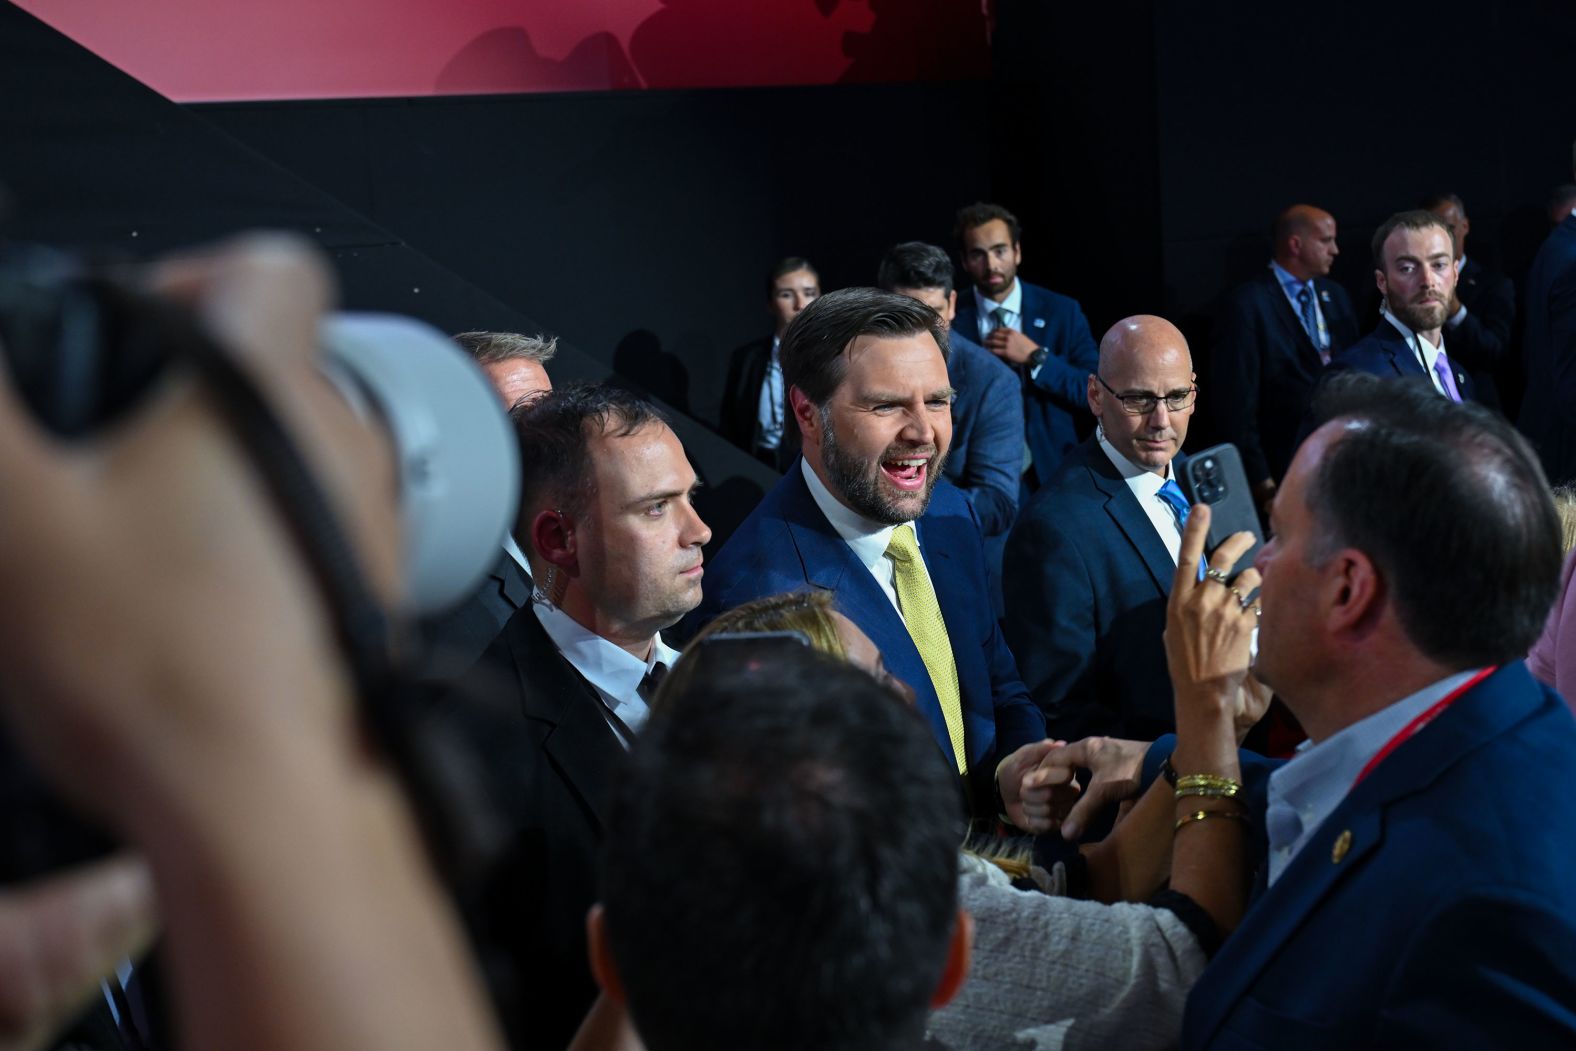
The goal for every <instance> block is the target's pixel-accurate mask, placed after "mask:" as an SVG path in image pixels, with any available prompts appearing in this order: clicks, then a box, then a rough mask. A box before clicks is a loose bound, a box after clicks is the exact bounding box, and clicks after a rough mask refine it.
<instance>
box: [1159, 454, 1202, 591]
mask: <svg viewBox="0 0 1576 1051" xmlns="http://www.w3.org/2000/svg"><path fill="white" fill-rule="evenodd" d="M1159 496H1160V499H1162V500H1164V501H1165V502H1166V503H1167V504H1169V505H1170V507H1171V510H1172V511H1173V512H1174V513H1175V514H1176V516H1177V532H1178V533H1180V532H1182V530H1183V529H1185V528H1186V527H1187V516H1188V514H1189V513H1190V512H1191V511H1192V508H1191V507H1189V506H1188V502H1187V497H1185V496H1183V495H1182V487H1181V486H1179V485H1177V480H1176V479H1175V478H1167V479H1166V484H1165V485H1162V486H1161V487H1160V493H1159ZM1204 566H1205V561H1204V560H1203V559H1200V560H1199V563H1198V579H1200V580H1203V579H1204Z"/></svg>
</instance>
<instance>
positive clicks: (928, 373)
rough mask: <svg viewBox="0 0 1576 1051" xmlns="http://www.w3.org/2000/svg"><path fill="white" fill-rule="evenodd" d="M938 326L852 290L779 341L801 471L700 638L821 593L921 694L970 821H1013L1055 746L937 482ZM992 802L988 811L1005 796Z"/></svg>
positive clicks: (730, 550) (776, 495) (716, 569)
mask: <svg viewBox="0 0 1576 1051" xmlns="http://www.w3.org/2000/svg"><path fill="white" fill-rule="evenodd" d="M946 345H947V333H946V328H945V326H944V325H943V324H942V321H941V318H940V317H939V316H938V315H937V314H936V312H935V311H933V310H931V309H930V308H929V307H927V306H925V305H924V304H922V303H919V302H916V301H915V300H913V299H910V298H908V297H907V296H900V295H895V294H892V293H889V292H880V291H877V290H875V289H871V288H849V289H843V290H841V291H839V292H833V293H831V294H829V295H826V296H823V297H821V298H820V299H818V300H816V301H815V302H814V303H812V304H811V305H810V306H809V307H808V308H807V309H806V310H805V311H804V312H803V313H802V314H800V315H799V316H798V317H797V318H795V319H794V322H793V324H791V325H790V326H789V327H788V331H787V332H786V333H785V334H784V336H783V342H782V363H783V379H784V381H785V382H786V383H787V385H788V399H789V406H790V409H791V411H792V412H793V416H794V419H795V420H796V421H797V423H798V425H799V430H800V433H801V434H802V436H803V445H802V451H803V455H802V457H801V459H800V460H799V461H798V462H797V463H795V464H794V465H793V466H791V467H790V468H789V470H788V473H787V474H786V475H785V476H784V477H783V479H782V481H781V482H779V483H778V484H777V486H776V487H775V488H774V489H773V490H772V491H771V492H769V493H767V494H766V497H765V499H764V500H762V501H761V504H760V506H759V507H757V508H756V509H755V511H754V512H752V513H751V514H750V516H749V518H747V519H745V521H744V523H743V525H741V526H740V527H739V528H738V530H737V531H735V532H734V534H733V536H732V537H731V538H730V539H729V540H728V542H727V543H726V544H725V545H723V548H722V550H721V552H719V553H718V555H717V557H716V558H715V559H714V560H713V561H712V564H711V567H710V569H709V571H708V573H707V575H706V587H705V598H704V599H703V600H702V603H701V606H700V608H699V609H697V610H696V612H695V614H693V615H692V616H691V618H690V622H689V626H690V627H697V626H699V625H700V624H704V623H705V621H706V620H709V619H710V618H711V617H713V616H715V615H716V614H717V613H719V612H721V611H723V610H725V609H729V608H731V607H733V606H736V605H738V604H740V603H742V602H747V601H749V600H751V599H755V598H760V597H761V596H764V595H772V594H777V593H779V592H784V591H796V590H801V589H804V588H810V587H813V588H822V589H825V590H828V591H831V592H833V593H835V595H836V601H837V608H838V610H839V611H841V612H842V613H843V614H844V615H846V616H847V617H848V618H849V619H850V620H852V621H853V622H854V623H855V624H857V625H859V627H860V629H861V630H863V631H864V632H865V634H866V635H868V636H870V639H871V641H873V642H874V643H875V644H876V647H877V648H878V649H879V650H880V651H881V655H882V657H883V658H884V659H885V661H886V665H887V667H888V668H889V669H890V670H891V672H892V673H893V674H894V675H896V676H897V677H898V678H900V679H902V680H903V681H904V682H906V683H908V684H909V685H910V686H911V687H913V689H914V693H915V698H916V699H915V706H916V707H917V709H918V710H919V712H920V713H921V714H922V715H923V716H924V717H925V719H926V721H927V722H928V723H929V724H930V728H931V732H932V734H933V735H934V737H935V739H936V744H937V747H938V750H939V753H940V754H939V755H938V762H945V763H947V764H948V767H949V768H950V769H952V770H954V771H955V772H956V773H957V774H958V775H959V776H960V778H961V783H962V786H963V789H964V793H965V796H966V798H967V799H968V802H969V808H970V810H971V812H972V813H973V815H974V816H975V817H977V818H980V819H986V820H988V819H993V818H994V817H996V816H997V815H998V814H999V813H1001V812H1002V809H1001V808H1002V806H1003V805H1005V808H1006V813H1007V814H1008V815H1009V816H1011V817H1013V819H1014V821H1015V823H1019V824H1020V825H1021V820H1020V819H1021V809H1020V807H1021V801H1020V799H1019V793H1018V788H1019V782H1020V781H1021V778H1022V774H1023V773H1024V772H1026V770H1027V768H1028V766H1032V765H1033V763H1034V762H1037V761H1038V759H1037V757H1036V756H1035V750H1036V749H1037V748H1038V749H1041V750H1042V751H1043V747H1044V746H1046V745H1047V742H1045V741H1044V737H1045V720H1044V719H1043V718H1042V717H1041V715H1040V712H1039V709H1037V708H1036V707H1035V706H1034V703H1033V702H1032V701H1030V700H1029V695H1028V692H1027V691H1026V690H1025V689H1024V688H1023V683H1022V682H1021V681H1020V680H1019V678H1018V669H1017V666H1016V665H1015V664H1014V663H1013V659H1012V654H1011V653H1010V652H1009V651H1008V649H1007V645H1006V643H1005V642H1004V641H1003V640H1002V637H1001V633H1000V630H999V629H998V627H997V625H996V618H995V616H994V614H993V611H992V609H991V605H990V601H989V597H988V595H987V594H986V591H985V580H986V568H985V553H984V548H983V546H982V544H981V541H980V531H979V518H978V516H977V515H976V513H975V511H974V508H973V505H972V504H970V503H969V501H968V499H967V498H965V497H964V496H963V494H962V493H960V492H959V491H958V490H957V489H956V488H954V487H953V486H952V485H951V484H950V483H948V482H946V481H943V480H942V479H941V472H942V469H943V466H944V463H945V460H946V457H947V449H948V447H949V445H950V443H951V439H952V413H951V402H952V394H953V390H952V386H951V382H950V380H949V378H948V376H947V360H946V352H945V350H944V348H945V347H946ZM998 779H999V785H1000V793H1001V798H1000V800H998V799H997V782H998Z"/></svg>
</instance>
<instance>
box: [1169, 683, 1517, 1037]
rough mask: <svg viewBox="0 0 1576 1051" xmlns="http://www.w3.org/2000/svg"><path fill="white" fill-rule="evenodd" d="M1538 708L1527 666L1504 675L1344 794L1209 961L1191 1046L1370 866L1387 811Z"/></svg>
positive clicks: (1213, 1029)
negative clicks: (1344, 885) (1323, 906)
mask: <svg viewBox="0 0 1576 1051" xmlns="http://www.w3.org/2000/svg"><path fill="white" fill-rule="evenodd" d="M1542 702H1543V697H1542V691H1541V690H1540V689H1539V688H1538V687H1537V686H1536V685H1535V684H1534V683H1533V682H1532V679H1531V677H1530V675H1528V673H1527V670H1526V668H1525V666H1524V665H1523V664H1522V663H1521V662H1519V661H1518V662H1517V663H1515V664H1513V665H1510V666H1508V667H1505V668H1501V669H1500V670H1499V671H1498V672H1496V673H1495V674H1494V675H1491V676H1490V677H1489V678H1488V679H1486V680H1484V681H1483V682H1482V683H1481V684H1479V685H1478V686H1477V687H1476V688H1475V689H1473V690H1472V691H1470V692H1469V693H1467V694H1465V695H1464V696H1462V697H1461V698H1460V699H1459V700H1458V701H1456V702H1455V704H1453V705H1452V706H1451V707H1450V708H1449V710H1447V711H1446V712H1444V713H1443V714H1442V715H1440V716H1439V718H1438V719H1436V720H1434V722H1433V723H1431V724H1430V725H1429V726H1428V727H1427V728H1426V729H1425V730H1424V731H1423V732H1421V733H1419V734H1418V735H1417V736H1416V737H1414V738H1412V739H1411V740H1408V741H1406V742H1404V743H1403V744H1402V745H1401V746H1400V747H1398V748H1397V749H1396V750H1395V751H1394V752H1393V753H1391V755H1390V756H1389V757H1388V758H1386V759H1385V760H1384V761H1383V762H1382V763H1380V764H1379V766H1378V767H1377V768H1375V770H1374V771H1373V773H1372V775H1370V776H1369V777H1368V778H1366V779H1365V780H1363V781H1362V782H1361V783H1360V784H1358V785H1357V786H1356V787H1355V788H1353V789H1352V790H1351V791H1350V792H1348V793H1347V795H1346V798H1345V799H1343V800H1342V801H1341V803H1340V805H1339V806H1337V807H1336V808H1335V810H1333V811H1332V812H1331V813H1330V816H1329V817H1328V818H1326V819H1325V821H1324V823H1323V824H1321V825H1320V826H1319V828H1318V829H1317V830H1316V831H1315V832H1314V834H1313V836H1312V837H1310V839H1309V840H1308V842H1307V843H1306V844H1304V845H1303V847H1302V850H1301V851H1299V852H1298V854H1297V856H1296V857H1295V858H1294V859H1293V860H1292V862H1291V864H1290V865H1288V866H1287V867H1286V870H1285V871H1284V872H1283V873H1281V877H1280V879H1279V880H1277V881H1276V882H1275V885H1274V886H1273V887H1270V888H1269V889H1268V890H1267V891H1266V892H1265V893H1264V894H1263V895H1262V896H1261V897H1260V898H1258V900H1256V901H1255V902H1254V903H1253V904H1252V906H1251V907H1250V908H1249V910H1248V913H1247V916H1246V917H1244V919H1243V922H1242V925H1241V926H1239V927H1238V928H1237V930H1236V931H1235V932H1233V933H1232V936H1231V937H1230V938H1229V939H1227V941H1226V944H1225V946H1224V947H1223V948H1222V949H1221V951H1220V953H1218V954H1217V955H1216V957H1215V959H1214V960H1213V961H1211V963H1210V967H1209V972H1208V982H1207V985H1201V987H1200V991H1201V994H1200V995H1198V996H1195V997H1193V1001H1196V1002H1197V1003H1198V1004H1199V1006H1200V1007H1201V1008H1202V1009H1205V1010H1208V1011H1210V1012H1211V1013H1210V1014H1209V1015H1208V1016H1207V1017H1200V1018H1199V1019H1197V1023H1196V1027H1195V1025H1194V1024H1193V1023H1190V1025H1189V1029H1190V1030H1192V1031H1193V1032H1194V1034H1196V1036H1197V1037H1199V1038H1200V1039H1197V1040H1190V1042H1191V1043H1194V1044H1199V1045H1202V1044H1207V1043H1209V1041H1210V1038H1212V1037H1213V1036H1214V1034H1215V1032H1216V1031H1217V1030H1218V1029H1219V1027H1220V1025H1221V1024H1222V1022H1224V1020H1225V1019H1226V1018H1227V1016H1229V1015H1230V1013H1231V1011H1232V1009H1233V1008H1234V1007H1235V1006H1236V1004H1237V1002H1238V1001H1239V1000H1241V999H1242V997H1243V996H1244V995H1246V993H1247V990H1248V989H1249V987H1250V986H1251V985H1252V984H1253V983H1254V981H1256V980H1257V978H1258V976H1259V975H1260V974H1261V973H1262V972H1263V971H1264V969H1265V967H1267V966H1268V965H1269V963H1270V961H1271V960H1273V959H1274V958H1275V956H1276V955H1277V954H1278V953H1279V952H1280V950H1281V949H1282V948H1283V947H1284V946H1285V945H1286V943H1287V942H1288V941H1289V940H1290V939H1291V937H1292V936H1293V935H1294V934H1295V933H1296V931H1297V930H1298V928H1300V927H1301V926H1302V925H1303V924H1304V923H1306V922H1308V921H1309V915H1310V913H1312V912H1313V911H1314V910H1315V909H1316V908H1317V907H1318V906H1319V904H1320V903H1321V902H1322V901H1323V900H1324V899H1325V898H1326V897H1328V896H1329V895H1330V894H1331V893H1332V892H1333V891H1334V890H1335V888H1336V887H1338V886H1339V885H1340V883H1341V881H1343V880H1345V879H1346V878H1348V877H1349V876H1350V875H1351V874H1353V873H1356V872H1358V871H1360V870H1361V868H1362V864H1363V861H1364V859H1365V858H1367V857H1368V855H1369V854H1371V853H1372V852H1373V851H1374V850H1375V849H1376V848H1378V847H1379V846H1380V845H1381V844H1382V843H1383V842H1384V837H1385V809H1386V807H1388V806H1389V805H1390V804H1391V803H1394V802H1396V801H1398V800H1401V799H1404V798H1406V797H1407V796H1411V795H1415V794H1416V793H1418V792H1421V791H1424V790H1426V789H1427V788H1428V786H1429V785H1430V784H1431V783H1432V782H1433V780H1434V779H1435V778H1437V777H1438V776H1439V775H1440V774H1441V773H1442V772H1443V771H1445V770H1446V769H1448V768H1449V767H1450V766H1452V765H1453V764H1454V763H1456V762H1457V761H1458V760H1460V759H1461V758H1462V757H1464V756H1466V755H1467V754H1468V753H1470V752H1471V751H1473V750H1474V749H1476V748H1479V747H1481V746H1482V745H1483V744H1485V743H1486V742H1488V741H1489V740H1491V739H1492V738H1494V737H1497V736H1498V735H1499V734H1501V733H1504V732H1505V731H1506V730H1507V729H1509V728H1510V727H1512V726H1514V725H1515V724H1517V723H1519V722H1521V721H1522V720H1523V719H1526V718H1527V717H1529V716H1530V715H1531V714H1532V713H1533V712H1534V711H1535V710H1536V709H1537V707H1538V706H1539V705H1540V704H1541V703H1542ZM1343 840H1344V844H1343V845H1342V846H1341V847H1340V848H1337V843H1338V842H1341V841H1343ZM1315 922H1317V921H1315Z"/></svg>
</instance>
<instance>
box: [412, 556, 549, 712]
mask: <svg viewBox="0 0 1576 1051" xmlns="http://www.w3.org/2000/svg"><path fill="white" fill-rule="evenodd" d="M530 601H531V578H530V575H529V574H527V573H526V572H525V570H523V569H521V568H520V563H518V562H516V561H515V560H514V556H513V555H511V554H509V552H507V551H500V552H499V553H498V561H496V562H494V563H493V567H492V569H490V570H488V572H487V576H486V577H485V578H484V579H483V580H482V582H481V583H480V584H479V585H477V588H476V591H475V592H474V593H472V594H471V596H470V597H469V598H467V599H465V601H463V602H461V603H460V604H459V605H458V606H455V607H454V608H453V609H451V610H449V611H448V612H446V613H440V614H438V615H437V616H435V617H428V618H426V619H425V620H423V621H422V622H421V627H420V631H421V641H422V646H423V653H422V659H421V666H420V677H421V679H422V681H423V682H429V683H446V682H449V681H451V680H454V679H457V678H459V677H460V676H461V675H463V674H464V673H465V671H466V669H468V668H469V667H470V666H471V665H472V664H475V663H476V658H477V657H479V656H480V655H481V652H482V651H483V650H485V649H486V648H487V644H488V643H490V642H492V640H493V639H495V638H496V637H497V636H498V632H500V631H502V630H503V626H504V623H505V622H506V621H508V619H509V618H510V617H512V616H514V611H515V610H517V609H520V608H521V607H523V606H526V605H528V604H529V603H530Z"/></svg>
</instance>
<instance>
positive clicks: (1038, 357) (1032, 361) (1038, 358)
mask: <svg viewBox="0 0 1576 1051" xmlns="http://www.w3.org/2000/svg"><path fill="white" fill-rule="evenodd" d="M1049 355H1050V351H1048V350H1046V349H1045V348H1044V347H1035V348H1034V351H1033V352H1032V353H1031V354H1030V355H1029V368H1031V369H1037V368H1039V367H1040V366H1041V365H1043V364H1045V359H1046V358H1047V357H1048V356H1049Z"/></svg>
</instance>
